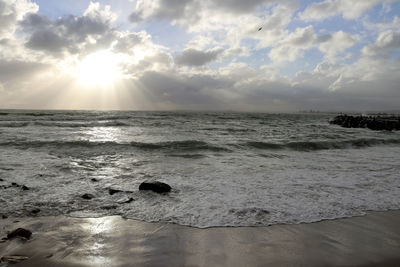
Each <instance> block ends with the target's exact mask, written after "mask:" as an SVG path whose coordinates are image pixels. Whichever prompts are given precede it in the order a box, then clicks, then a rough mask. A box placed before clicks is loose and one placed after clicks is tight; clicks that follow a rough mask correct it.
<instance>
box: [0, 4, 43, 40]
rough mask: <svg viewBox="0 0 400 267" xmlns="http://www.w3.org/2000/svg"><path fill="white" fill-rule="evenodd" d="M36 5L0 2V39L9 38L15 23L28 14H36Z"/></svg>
mask: <svg viewBox="0 0 400 267" xmlns="http://www.w3.org/2000/svg"><path fill="white" fill-rule="evenodd" d="M38 9H39V7H38V5H36V4H35V3H32V2H30V1H27V0H0V39H1V38H10V37H11V36H12V34H13V33H14V31H15V29H16V26H17V22H18V21H20V20H21V19H22V18H23V17H24V16H25V14H27V13H29V12H37V11H38Z"/></svg>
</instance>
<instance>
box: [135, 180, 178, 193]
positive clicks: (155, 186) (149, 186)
mask: <svg viewBox="0 0 400 267" xmlns="http://www.w3.org/2000/svg"><path fill="white" fill-rule="evenodd" d="M139 190H151V191H153V192H156V193H166V192H170V191H171V186H169V185H168V184H166V183H162V182H158V181H155V182H143V183H141V184H140V186H139Z"/></svg>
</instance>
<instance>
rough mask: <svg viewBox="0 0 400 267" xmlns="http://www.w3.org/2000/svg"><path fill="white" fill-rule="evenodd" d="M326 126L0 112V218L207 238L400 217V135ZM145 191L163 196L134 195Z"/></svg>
mask: <svg viewBox="0 0 400 267" xmlns="http://www.w3.org/2000/svg"><path fill="white" fill-rule="evenodd" d="M333 117H334V114H324V113H304V114H302V113H297V114H269V113H240V112H189V111H186V112H183V111H182V112H175V111H170V112H155V111H153V112H145V111H140V112H139V111H37V110H35V111H32V110H0V215H4V216H48V215H66V216H72V217H99V216H108V215H120V216H122V217H124V218H130V219H137V220H143V221H147V222H170V223H176V224H181V225H188V226H193V227H200V228H206V227H216V226H265V225H273V224H298V223H309V222H316V221H320V220H324V219H335V218H342V217H352V216H360V215H363V214H365V213H366V212H367V211H386V210H393V209H400V177H399V176H400V132H396V131H372V130H368V129H354V128H353V129H348V128H342V127H340V126H337V125H331V124H329V120H330V119H332V118H333ZM154 180H156V181H161V182H164V183H167V184H169V185H170V186H171V187H172V191H171V192H170V193H167V194H157V193H154V192H151V191H139V190H138V188H139V185H140V184H141V183H142V182H144V181H154ZM110 189H113V190H119V192H116V193H113V194H110ZM85 194H91V195H92V197H93V198H91V199H85V198H83V197H82V196H83V195H85Z"/></svg>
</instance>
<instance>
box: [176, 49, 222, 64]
mask: <svg viewBox="0 0 400 267" xmlns="http://www.w3.org/2000/svg"><path fill="white" fill-rule="evenodd" d="M223 51H224V50H223V49H222V48H217V49H214V50H209V51H206V52H203V51H200V50H196V49H193V48H189V49H185V50H184V51H183V52H182V54H181V55H179V56H176V57H175V63H176V64H178V65H187V66H202V65H205V64H208V63H210V62H212V61H215V60H216V59H217V58H218V56H219V55H220V54H221V53H222V52H223Z"/></svg>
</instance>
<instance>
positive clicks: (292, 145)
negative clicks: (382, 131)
mask: <svg viewBox="0 0 400 267" xmlns="http://www.w3.org/2000/svg"><path fill="white" fill-rule="evenodd" d="M390 144H400V139H377V138H370V139H368V138H360V139H353V140H343V141H310V142H288V143H284V144H280V143H270V142H260V141H251V142H246V143H244V144H240V145H239V146H241V147H250V148H257V149H267V150H281V149H291V150H296V151H316V150H326V149H347V148H363V147H371V146H378V145H390Z"/></svg>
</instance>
